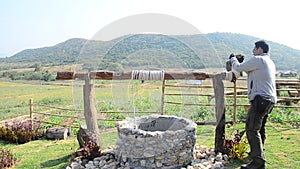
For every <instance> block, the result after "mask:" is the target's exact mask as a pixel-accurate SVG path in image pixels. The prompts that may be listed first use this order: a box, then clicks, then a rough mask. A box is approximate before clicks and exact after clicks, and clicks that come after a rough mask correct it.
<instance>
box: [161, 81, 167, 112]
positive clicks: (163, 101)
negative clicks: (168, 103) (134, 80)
mask: <svg viewBox="0 0 300 169" xmlns="http://www.w3.org/2000/svg"><path fill="white" fill-rule="evenodd" d="M165 84H166V80H164V79H163V84H162V88H161V112H160V114H161V115H163V114H164V111H165V108H164V107H165V88H166V86H165Z"/></svg>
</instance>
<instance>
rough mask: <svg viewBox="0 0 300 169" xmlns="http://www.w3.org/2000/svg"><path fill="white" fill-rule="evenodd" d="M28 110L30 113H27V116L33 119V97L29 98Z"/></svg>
mask: <svg viewBox="0 0 300 169" xmlns="http://www.w3.org/2000/svg"><path fill="white" fill-rule="evenodd" d="M29 111H30V114H29V117H30V120H32V119H33V99H32V98H31V99H29Z"/></svg>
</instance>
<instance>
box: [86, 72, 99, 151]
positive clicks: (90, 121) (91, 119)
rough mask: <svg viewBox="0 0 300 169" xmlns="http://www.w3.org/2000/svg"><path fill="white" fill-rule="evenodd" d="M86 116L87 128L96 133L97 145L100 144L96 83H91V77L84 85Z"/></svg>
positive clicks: (87, 78)
mask: <svg viewBox="0 0 300 169" xmlns="http://www.w3.org/2000/svg"><path fill="white" fill-rule="evenodd" d="M83 99H84V117H85V122H86V125H87V129H88V130H89V131H90V132H92V133H94V134H95V137H96V141H97V145H98V146H100V137H99V128H98V125H97V110H96V107H95V102H94V85H93V84H91V80H90V77H89V76H87V77H86V79H85V85H84V87H83Z"/></svg>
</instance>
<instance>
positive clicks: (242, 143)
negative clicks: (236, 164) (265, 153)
mask: <svg viewBox="0 0 300 169" xmlns="http://www.w3.org/2000/svg"><path fill="white" fill-rule="evenodd" d="M244 133H245V131H242V132H240V131H239V130H237V131H236V133H234V137H233V139H225V151H226V153H227V154H229V157H230V158H232V159H240V160H242V159H245V158H246V150H247V145H248V144H247V139H246V138H245V137H243V135H244Z"/></svg>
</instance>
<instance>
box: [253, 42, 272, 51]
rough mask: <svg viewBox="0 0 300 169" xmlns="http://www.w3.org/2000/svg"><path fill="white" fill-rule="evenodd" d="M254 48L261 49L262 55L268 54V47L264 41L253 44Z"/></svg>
mask: <svg viewBox="0 0 300 169" xmlns="http://www.w3.org/2000/svg"><path fill="white" fill-rule="evenodd" d="M255 47H256V48H259V47H261V48H262V49H263V51H264V53H268V52H269V45H268V44H267V43H266V42H265V41H264V40H260V41H257V42H255Z"/></svg>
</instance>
